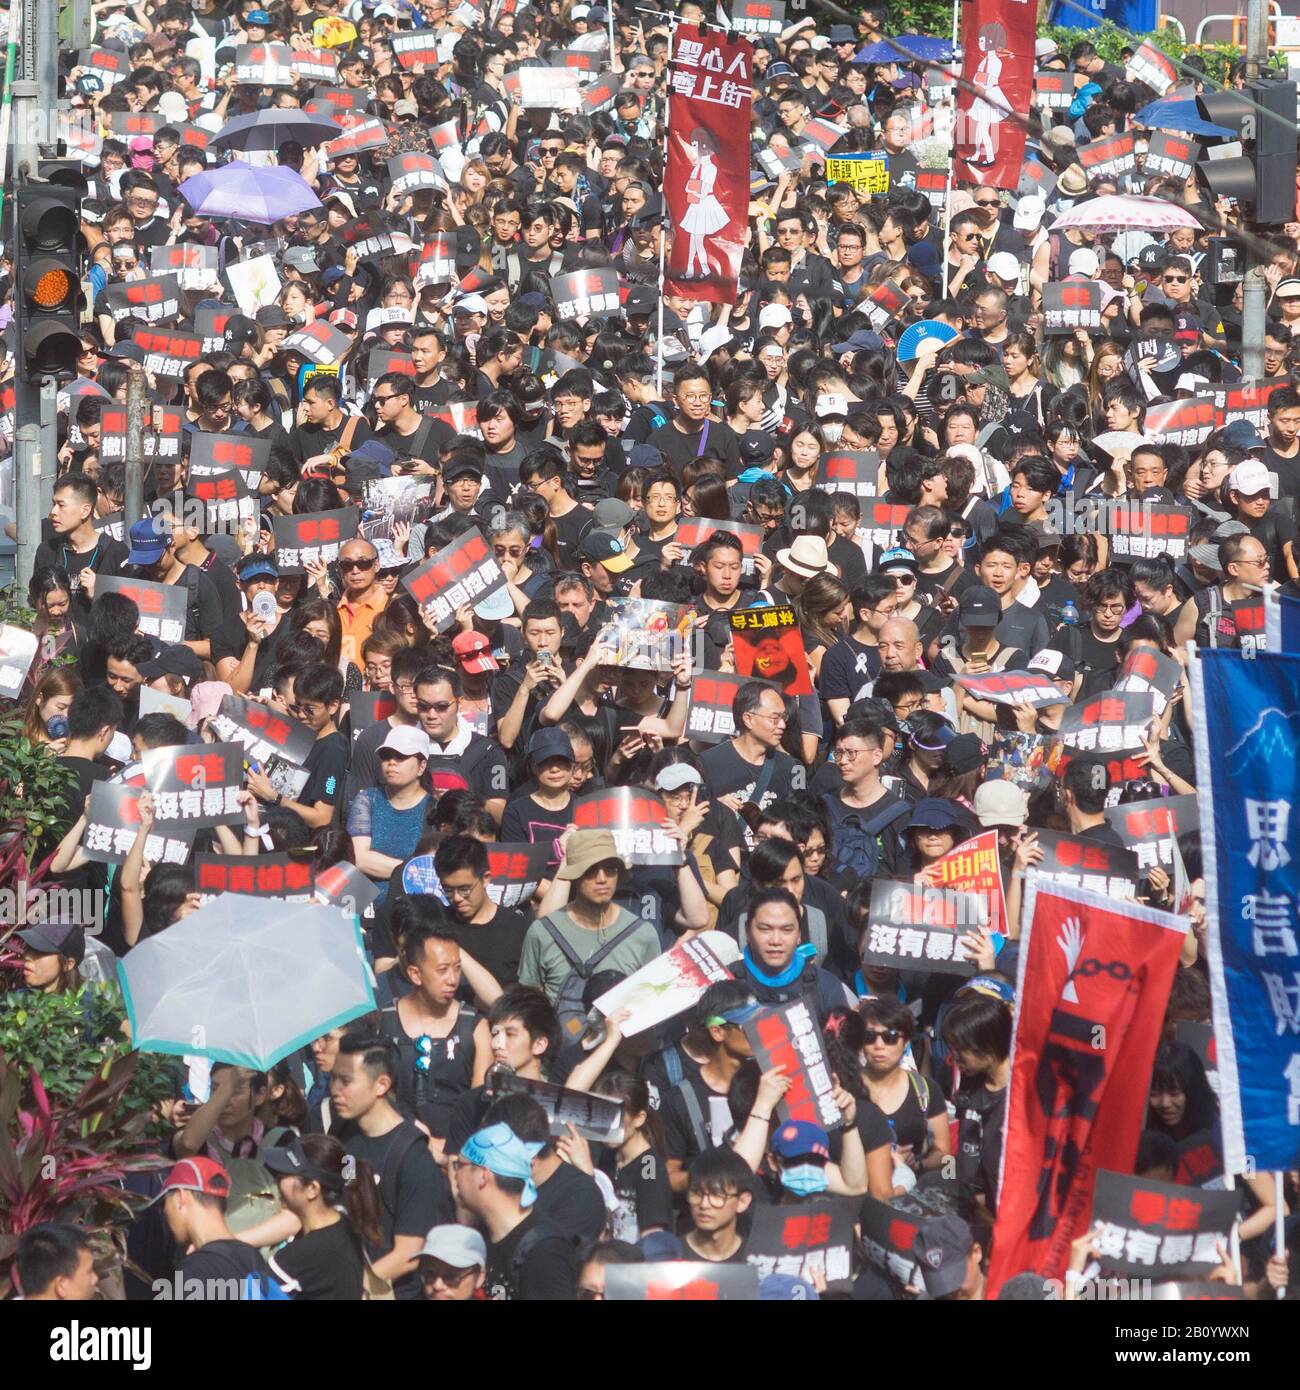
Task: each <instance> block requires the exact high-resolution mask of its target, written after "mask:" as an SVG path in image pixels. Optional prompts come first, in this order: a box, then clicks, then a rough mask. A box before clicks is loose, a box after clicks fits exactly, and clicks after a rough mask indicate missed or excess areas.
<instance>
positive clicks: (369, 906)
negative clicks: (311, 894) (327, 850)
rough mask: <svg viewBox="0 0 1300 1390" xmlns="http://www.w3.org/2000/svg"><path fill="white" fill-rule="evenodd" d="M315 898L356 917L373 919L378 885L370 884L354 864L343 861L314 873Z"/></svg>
mask: <svg viewBox="0 0 1300 1390" xmlns="http://www.w3.org/2000/svg"><path fill="white" fill-rule="evenodd" d="M316 896H317V897H318V898H319V899H321V900H322V901H323V902H327V903H333V904H334V906H335V907H341V908H342V909H343V910H344V911H345V912H354V913H356V915H357V916H358V917H373V916H374V915H375V899H376V898H377V897H378V896H379V885H378V884H377V883H371V881H370V880H369V879H368V878H367V877H366V876H365V874H363V873H362V872H361V870H360V869H358V868H357V866H356V865H355V864H349V863H348V862H347V860H346V859H344V860H341V861H340V862H339V863H337V864H331V865H330V867H329V868H328V869H318V870H317V871H316Z"/></svg>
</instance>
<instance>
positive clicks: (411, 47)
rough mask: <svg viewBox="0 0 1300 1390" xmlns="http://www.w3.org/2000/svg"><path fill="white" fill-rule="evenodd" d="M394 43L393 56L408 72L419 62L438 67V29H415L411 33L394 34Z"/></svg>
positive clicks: (426, 65)
mask: <svg viewBox="0 0 1300 1390" xmlns="http://www.w3.org/2000/svg"><path fill="white" fill-rule="evenodd" d="M392 45H393V56H394V57H395V58H396V59H397V61H398V63H400V64H401V66H402V67H404V68H405V69H406V70H407V71H408V72H409V71H410V70H411V69H412V68H413V67H415V66H416V65H417V64H423V65H424V66H425V67H427V68H436V67H437V66H438V64H439V62H440V59H439V57H438V31H437V30H436V29H415V30H413V31H412V32H411V33H409V34H393V35H392Z"/></svg>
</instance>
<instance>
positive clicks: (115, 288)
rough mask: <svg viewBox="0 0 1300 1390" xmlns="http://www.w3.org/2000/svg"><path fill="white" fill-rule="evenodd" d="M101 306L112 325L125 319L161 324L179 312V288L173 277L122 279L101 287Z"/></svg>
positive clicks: (153, 276)
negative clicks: (119, 281) (102, 302)
mask: <svg viewBox="0 0 1300 1390" xmlns="http://www.w3.org/2000/svg"><path fill="white" fill-rule="evenodd" d="M104 307H105V308H106V309H107V310H108V312H109V316H110V317H111V318H112V320H113V322H114V323H118V322H120V321H121V320H122V319H124V318H128V317H130V318H136V319H144V321H145V322H146V323H160V322H161V321H162V320H163V319H170V318H175V317H176V315H177V314H179V313H180V311H181V289H180V285H179V284H177V282H176V277H175V276H174V275H151V276H149V278H148V279H146V280H123V281H122V282H121V283H120V284H117V285H106V286H105V287H104Z"/></svg>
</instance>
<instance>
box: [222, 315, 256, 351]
mask: <svg viewBox="0 0 1300 1390" xmlns="http://www.w3.org/2000/svg"><path fill="white" fill-rule="evenodd" d="M256 341H257V324H256V323H254V322H253V320H252V319H250V318H249V317H248V315H247V314H232V315H231V316H230V318H228V319H227V320H226V344H227V346H228V347H229V346H230V345H232V344H236V343H238V344H243V343H255V342H256Z"/></svg>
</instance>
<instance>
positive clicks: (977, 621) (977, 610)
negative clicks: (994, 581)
mask: <svg viewBox="0 0 1300 1390" xmlns="http://www.w3.org/2000/svg"><path fill="white" fill-rule="evenodd" d="M958 612H959V614H960V619H959V621H960V622H961V625H962V627H997V625H998V624H999V623H1000V622H1001V621H1002V604H1001V602H1000V601H999V599H998V596H997V594H995V593H994V592H993V590H992V589H990V588H988V587H987V586H986V585H984V584H972V585H971V586H970V588H969V589H967V590H966V591H965V593H963V594H962V596H961V603H960V605H959V608H958Z"/></svg>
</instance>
